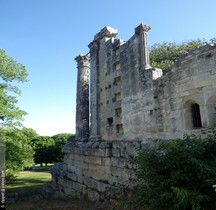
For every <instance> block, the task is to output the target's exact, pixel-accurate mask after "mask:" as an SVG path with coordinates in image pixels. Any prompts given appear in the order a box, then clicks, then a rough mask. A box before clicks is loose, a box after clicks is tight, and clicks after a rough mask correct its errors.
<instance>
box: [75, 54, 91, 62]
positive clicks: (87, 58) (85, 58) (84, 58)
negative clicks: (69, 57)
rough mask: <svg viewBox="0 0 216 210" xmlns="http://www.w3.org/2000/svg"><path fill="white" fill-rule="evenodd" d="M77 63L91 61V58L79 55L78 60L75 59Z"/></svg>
mask: <svg viewBox="0 0 216 210" xmlns="http://www.w3.org/2000/svg"><path fill="white" fill-rule="evenodd" d="M75 60H76V62H79V61H82V60H87V61H89V60H90V58H89V56H88V55H78V56H77V57H76V58H75Z"/></svg>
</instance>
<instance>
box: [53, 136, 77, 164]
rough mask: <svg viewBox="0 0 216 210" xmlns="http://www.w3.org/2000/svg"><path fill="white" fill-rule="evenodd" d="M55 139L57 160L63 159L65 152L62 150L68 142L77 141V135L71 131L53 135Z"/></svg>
mask: <svg viewBox="0 0 216 210" xmlns="http://www.w3.org/2000/svg"><path fill="white" fill-rule="evenodd" d="M52 138H53V139H54V141H55V144H56V145H55V149H56V157H55V158H56V159H55V161H56V162H61V161H63V153H62V152H61V150H62V148H63V147H64V145H65V144H66V143H67V142H72V141H75V135H74V134H70V133H61V134H57V135H55V136H52Z"/></svg>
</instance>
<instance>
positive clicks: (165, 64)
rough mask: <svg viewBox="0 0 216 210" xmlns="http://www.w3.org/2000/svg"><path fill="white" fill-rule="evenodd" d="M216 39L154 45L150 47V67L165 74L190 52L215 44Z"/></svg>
mask: <svg viewBox="0 0 216 210" xmlns="http://www.w3.org/2000/svg"><path fill="white" fill-rule="evenodd" d="M215 41H216V38H212V39H210V40H209V41H208V42H207V41H205V40H201V39H196V40H191V41H187V42H182V43H180V44H177V43H173V42H164V43H162V44H157V43H156V44H154V45H153V46H151V47H150V53H149V57H150V61H151V66H152V67H157V68H160V69H162V70H163V71H164V72H167V71H169V70H171V69H172V67H173V65H174V61H175V60H176V59H177V58H179V57H182V56H184V55H186V54H187V53H189V52H190V51H192V50H194V49H196V48H198V47H201V46H203V45H204V44H207V43H215Z"/></svg>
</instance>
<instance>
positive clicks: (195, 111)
mask: <svg viewBox="0 0 216 210" xmlns="http://www.w3.org/2000/svg"><path fill="white" fill-rule="evenodd" d="M191 114H192V123H193V127H194V128H201V127H202V121H201V115H200V108H199V104H196V103H195V104H192V105H191Z"/></svg>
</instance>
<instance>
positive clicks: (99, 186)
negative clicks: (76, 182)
mask: <svg viewBox="0 0 216 210" xmlns="http://www.w3.org/2000/svg"><path fill="white" fill-rule="evenodd" d="M103 181H104V182H105V181H106V182H107V180H100V181H98V180H95V179H92V178H89V177H84V184H85V185H87V186H88V187H89V188H91V189H95V190H97V191H99V192H104V191H105V190H106V189H107V187H108V186H109V184H107V183H104V182H103Z"/></svg>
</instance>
